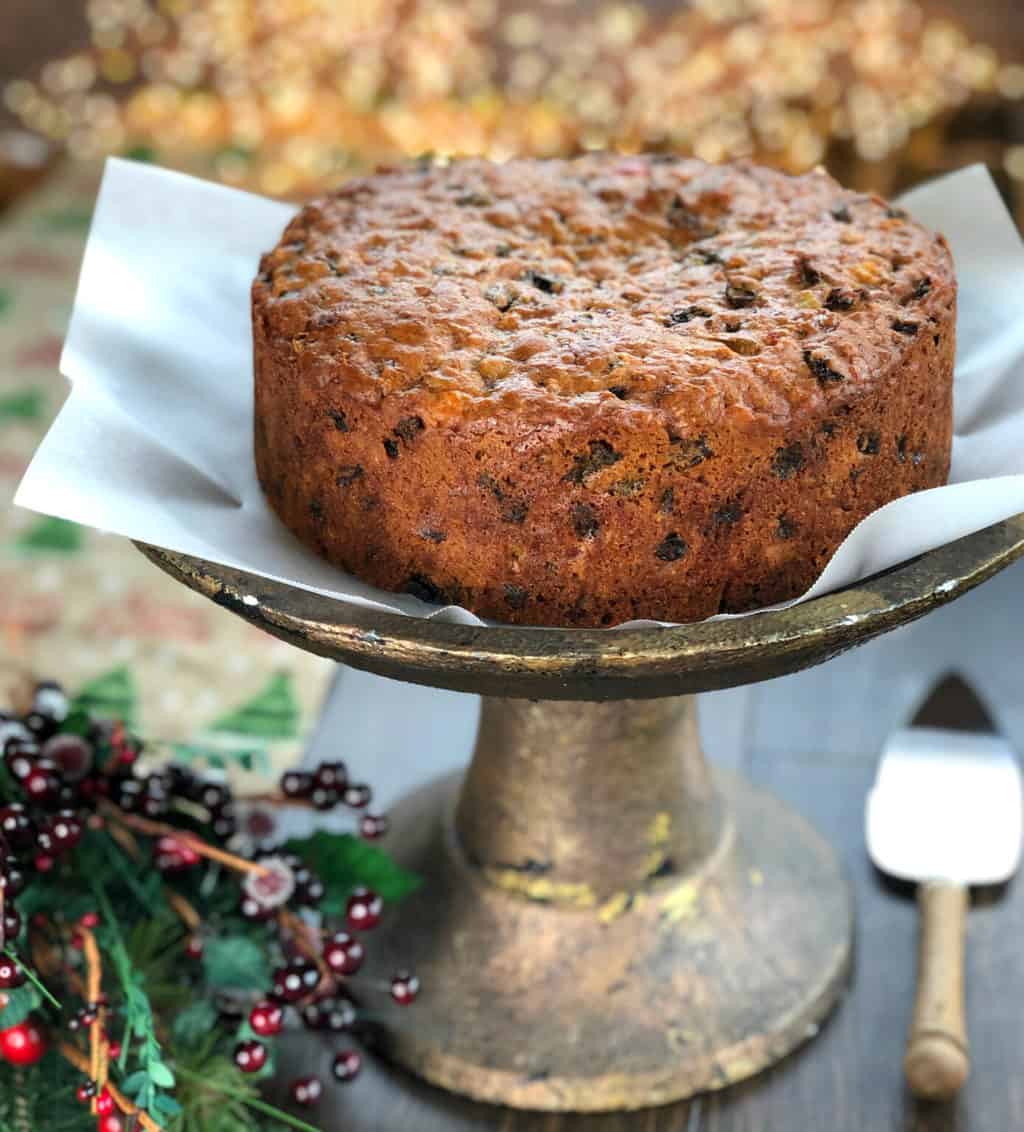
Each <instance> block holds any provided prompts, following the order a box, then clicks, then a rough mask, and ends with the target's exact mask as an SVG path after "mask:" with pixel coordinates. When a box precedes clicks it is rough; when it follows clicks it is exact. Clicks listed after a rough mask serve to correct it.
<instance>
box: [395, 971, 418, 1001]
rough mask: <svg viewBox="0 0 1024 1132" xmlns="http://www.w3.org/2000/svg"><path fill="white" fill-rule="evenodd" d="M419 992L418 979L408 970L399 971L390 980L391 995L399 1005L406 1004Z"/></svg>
mask: <svg viewBox="0 0 1024 1132" xmlns="http://www.w3.org/2000/svg"><path fill="white" fill-rule="evenodd" d="M419 993H420V981H419V979H418V978H417V977H416V976H415V975H413V974H410V973H409V972H408V971H399V972H398V974H397V975H395V977H394V978H393V979H392V980H391V997H392V998H393V999H394V1000H395V1002H397V1003H398V1005H399V1006H408V1005H409V1003H410V1002H414V1001H415V1000H416V996H417V995H418V994H419Z"/></svg>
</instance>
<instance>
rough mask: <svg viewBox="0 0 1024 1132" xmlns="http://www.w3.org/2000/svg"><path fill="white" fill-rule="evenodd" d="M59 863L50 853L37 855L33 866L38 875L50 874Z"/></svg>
mask: <svg viewBox="0 0 1024 1132" xmlns="http://www.w3.org/2000/svg"><path fill="white" fill-rule="evenodd" d="M56 863H57V862H56V861H55V860H54V859H53V858H52V857H51V856H50V855H49V854H48V853H37V854H36V856H35V860H33V862H32V864H33V865H34V866H35V870H36V872H37V873H48V872H50V871H51V870H52V869H53V866H54V865H55V864H56Z"/></svg>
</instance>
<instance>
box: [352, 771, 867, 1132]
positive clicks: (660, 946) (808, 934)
mask: <svg viewBox="0 0 1024 1132" xmlns="http://www.w3.org/2000/svg"><path fill="white" fill-rule="evenodd" d="M718 785H719V788H720V789H721V792H722V795H723V798H724V799H725V800H726V801H727V803H728V805H729V808H730V810H731V812H732V813H733V815H734V817H735V820H736V822H737V828H736V830H735V836H733V835H732V833H731V831H727V832H726V836H725V839H724V840H723V842H722V844H721V846H720V851H719V852H717V853H715V854H714V855H713V856H712V857H711V858H710V859H709V861H708V862H707V863H706V865H705V867H703V868H701V869H700V870H699V871H698V872H696V873H695V874H694V875H693V876H692V877H690V878H689V879H682V880H681V879H680V878H678V877H663V878H660V879H657V880H654V881H649V882H647V883H646V884H645V885H643V886H642V887H641V888H639V889H637V890H635V891H634V892H632V893H629V894H628V906H627V907H625V908H624V909H622V910H620V911H619V914H617V915H616V916H615V917H613V918H607V917H604V916H602V915H601V913H600V910H597V909H590V908H587V909H577V908H569V907H563V906H557V905H554V904H545V903H539V902H536V901H534V900H529V899H522V898H520V897H515V896H510V895H509V894H508V893H506V892H504V891H500V890H496V889H494V888H492V887H491V886H490V885H489V884H488V883H487V881H486V878H483V877H481V876H480V875H478V874H477V873H476V872H475V870H473V868H472V866H471V865H469V864H468V862H467V861H466V860H465V858H464V856H463V855H462V854H461V852H460V851H459V848H458V844H457V841H455V840H454V839H453V838H452V837H451V835H450V829H446V824H445V820H444V815H445V813H447V812H450V805H451V801H452V792H453V791H454V790H455V789H456V788H457V783H456V781H455V780H448V781H447V782H444V783H439V784H434V785H433V786H431V787H428V788H427V789H426V790H424V791H422V792H420V793H419V794H417V795H416V796H414V797H412V798H410V799H408V800H407V801H406V802H405V803H404V804H403V805H402V806H400V807H399V809H398V810H397V812H396V813H395V828H396V830H397V833H398V835H397V837H396V839H395V841H394V843H393V844H392V845H391V846H390V850H391V851H392V852H395V853H396V854H397V855H398V857H399V859H400V860H402V861H403V863H405V864H406V865H408V866H409V867H411V868H414V869H419V870H421V872H422V873H423V874H424V876H425V878H426V884H425V885H424V887H423V888H422V889H421V891H420V892H419V893H418V894H416V895H414V896H413V897H412V898H410V899H409V900H408V901H406V902H404V903H403V904H402V905H401V906H400V907H399V908H398V909H397V910H396V912H395V914H394V916H393V917H392V920H391V922H389V923H388V925H387V927H386V928H383V927H382V928H381V929H379V930H380V931H382V932H384V933H385V934H384V935H383V936H381V937H378V938H376V939H375V940H374V947H373V948H372V949H371V962H372V964H373V966H372V968H371V970H372V972H375V973H377V974H378V975H379V976H380V977H382V978H386V977H387V976H388V975H389V974H390V973H391V970H392V968H393V967H394V966H395V965H396V964H402V963H411V964H413V965H415V967H416V969H417V972H418V973H419V974H420V976H421V979H422V987H423V989H422V991H421V993H420V998H419V1000H418V1001H417V1003H416V1006H415V1007H414V1008H413V1009H408V1010H403V1009H402V1008H400V1007H392V1006H390V1005H389V1006H388V1007H385V1008H384V1009H383V1010H381V1011H378V1012H376V1013H377V1024H376V1027H375V1031H374V1035H373V1036H374V1037H375V1038H376V1040H377V1042H378V1043H379V1048H380V1049H381V1051H382V1052H383V1053H384V1054H385V1055H386V1056H388V1057H389V1058H390V1059H392V1060H395V1061H397V1062H399V1063H400V1064H402V1065H404V1066H405V1067H406V1068H408V1069H410V1070H412V1071H413V1072H414V1073H416V1074H418V1075H419V1076H421V1077H424V1078H426V1079H427V1080H428V1081H431V1082H433V1083H434V1084H436V1085H439V1086H441V1087H443V1088H446V1089H451V1090H453V1091H455V1092H458V1093H462V1094H465V1095H467V1096H471V1097H474V1098H476V1099H477V1100H483V1101H489V1102H493V1103H499V1104H503V1105H509V1106H512V1107H516V1108H530V1109H540V1110H549V1111H572V1112H595V1111H609V1110H615V1109H637V1108H643V1107H647V1106H649V1105H657V1104H663V1103H666V1102H668V1101H670V1100H673V1099H676V1098H680V1097H685V1096H690V1095H692V1094H694V1093H698V1092H702V1091H704V1090H708V1089H718V1088H722V1087H724V1086H726V1085H729V1084H732V1083H733V1082H736V1081H739V1080H742V1079H743V1078H746V1077H749V1076H751V1075H752V1074H754V1073H757V1072H759V1071H760V1070H761V1069H763V1068H765V1067H766V1066H768V1065H771V1064H773V1063H774V1062H775V1061H777V1060H778V1059H779V1058H781V1057H783V1056H784V1055H785V1054H786V1053H788V1052H789V1051H790V1050H792V1049H794V1048H795V1047H796V1046H798V1045H800V1044H801V1043H802V1042H804V1041H806V1040H807V1039H809V1038H810V1037H812V1036H813V1034H814V1033H815V1032H816V1029H817V1026H818V1024H819V1023H820V1021H821V1019H822V1018H823V1017H824V1016H825V1015H826V1014H827V1012H828V1011H829V1009H830V1008H831V1007H832V1005H833V1004H834V1003H835V1001H836V999H837V998H838V996H839V995H840V993H841V992H842V989H843V986H844V984H845V980H846V976H847V974H848V971H849V964H850V957H851V946H852V905H851V899H850V894H849V889H848V886H847V881H846V878H845V877H844V875H843V872H842V870H841V868H840V867H839V865H838V863H837V861H836V859H835V857H834V855H833V853H832V851H831V849H830V848H829V847H828V845H826V844H825V842H824V841H823V840H822V839H821V838H820V837H819V836H818V835H817V834H816V833H815V832H814V831H813V830H812V829H811V828H810V827H809V826H808V825H807V824H806V823H804V822H803V821H802V820H801V819H800V818H799V817H797V816H796V815H794V814H793V813H792V812H790V811H789V810H787V809H786V808H785V807H784V806H783V805H782V804H781V803H779V802H777V801H776V800H775V799H773V798H772V797H771V796H770V795H768V794H765V793H763V792H761V791H757V790H755V789H753V788H752V787H750V786H749V785H748V784H746V783H744V782H743V781H742V780H741V779H739V778H738V777H735V776H732V775H722V776H720V777H719V778H718ZM754 861H757V862H758V865H757V869H759V870H760V871H761V873H762V874H763V879H762V881H761V883H759V884H754V883H752V881H751V873H752V871H753V869H752V866H753V862H754Z"/></svg>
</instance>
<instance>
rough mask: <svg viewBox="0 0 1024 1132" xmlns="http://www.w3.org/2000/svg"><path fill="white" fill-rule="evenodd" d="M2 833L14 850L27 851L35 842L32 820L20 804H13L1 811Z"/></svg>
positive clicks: (0, 831) (0, 824)
mask: <svg viewBox="0 0 1024 1132" xmlns="http://www.w3.org/2000/svg"><path fill="white" fill-rule="evenodd" d="M0 833H2V834H3V836H4V840H5V841H8V842H9V843H10V844H11V846H12V847H13V848H14V849H25V848H27V847H28V846H30V845H31V844H32V843H33V841H34V840H35V836H36V831H35V828H34V827H33V825H32V819H31V818H30V817H29V816H28V811H27V810H26V809H25V807H24V806H23V805H22V804H21V803H20V802H12V803H11V805H9V806H4V808H3V809H2V810H0Z"/></svg>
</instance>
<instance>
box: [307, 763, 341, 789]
mask: <svg viewBox="0 0 1024 1132" xmlns="http://www.w3.org/2000/svg"><path fill="white" fill-rule="evenodd" d="M313 782H314V783H315V784H316V785H317V786H319V787H320V788H321V790H344V789H345V784H346V783H347V782H348V768H347V767H346V766H345V764H344V763H341V762H336V763H321V764H320V765H319V766H318V767H317V768H316V770H315V771H314V772H313Z"/></svg>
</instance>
